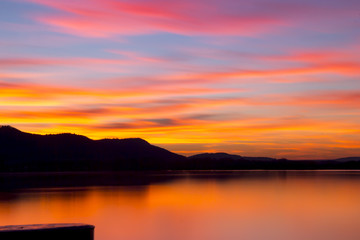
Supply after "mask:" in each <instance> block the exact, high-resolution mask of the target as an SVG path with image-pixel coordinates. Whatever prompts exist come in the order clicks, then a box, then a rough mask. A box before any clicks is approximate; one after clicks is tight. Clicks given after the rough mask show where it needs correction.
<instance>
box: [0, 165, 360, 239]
mask: <svg viewBox="0 0 360 240" xmlns="http://www.w3.org/2000/svg"><path fill="white" fill-rule="evenodd" d="M67 222H79V223H87V224H93V225H95V240H115V239H116V240H117V239H121V240H169V239H172V240H185V239H186V240H199V239H201V240H225V239H226V240H235V239H237V240H238V239H241V240H260V239H264V240H271V239H274V240H275V239H276V240H305V239H316V240H332V239H334V240H335V239H336V240H339V239H346V240H355V239H356V240H358V239H360V171H219V172H210V171H200V172H166V173H156V172H152V173H142V174H139V173H134V172H127V173H121V174H120V173H82V174H70V173H62V174H15V175H14V174H2V175H0V225H13V224H36V223H67Z"/></svg>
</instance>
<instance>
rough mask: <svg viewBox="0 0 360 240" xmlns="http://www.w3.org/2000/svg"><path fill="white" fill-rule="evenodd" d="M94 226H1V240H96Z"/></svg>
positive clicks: (68, 224)
mask: <svg viewBox="0 0 360 240" xmlns="http://www.w3.org/2000/svg"><path fill="white" fill-rule="evenodd" d="M94 228H95V227H94V226H92V225H88V224H80V223H61V224H59V223H57V224H34V225H9V226H0V239H1V240H27V239H28V240H94Z"/></svg>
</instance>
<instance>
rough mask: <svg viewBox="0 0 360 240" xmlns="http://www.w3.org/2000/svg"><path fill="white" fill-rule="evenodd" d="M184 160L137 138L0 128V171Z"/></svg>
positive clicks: (170, 164)
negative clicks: (110, 137) (99, 137)
mask: <svg viewBox="0 0 360 240" xmlns="http://www.w3.org/2000/svg"><path fill="white" fill-rule="evenodd" d="M185 160H186V158H185V157H183V156H181V155H178V154H175V153H172V152H170V151H168V150H166V149H163V148H160V147H156V146H153V145H151V144H149V143H148V142H146V141H145V140H143V139H139V138H129V139H102V140H91V139H89V138H87V137H84V136H81V135H76V134H69V133H64V134H51V135H38V134H30V133H24V132H21V131H19V130H17V129H15V128H13V127H10V126H2V127H0V171H94V170H95V171H99V170H100V171H109V170H114V171H115V170H160V169H172V168H176V167H177V166H178V165H181V164H182V163H183V162H184V161H185Z"/></svg>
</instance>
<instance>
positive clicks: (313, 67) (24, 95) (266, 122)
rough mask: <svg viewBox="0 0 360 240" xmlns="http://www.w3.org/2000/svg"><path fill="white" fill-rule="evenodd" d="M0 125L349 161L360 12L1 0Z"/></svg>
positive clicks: (356, 122)
mask: <svg viewBox="0 0 360 240" xmlns="http://www.w3.org/2000/svg"><path fill="white" fill-rule="evenodd" d="M0 124H1V125H12V126H14V127H16V128H19V129H20V130H22V131H27V132H32V133H39V134H47V133H61V132H71V133H77V134H82V135H86V136H88V137H90V138H92V139H100V138H129V137H140V138H143V139H145V140H147V141H148V142H150V143H152V144H155V145H157V146H161V147H165V148H167V149H168V150H171V151H174V152H176V153H179V154H183V155H187V156H188V155H192V154H197V153H201V152H228V153H233V154H240V155H245V156H269V157H277V158H281V157H286V158H290V159H321V158H336V157H346V156H360V1H359V0H326V1H325V0H319V1H314V0H251V1H241V0H181V1H169V0H151V1H150V0H148V1H139V0H124V1H123V0H1V1H0Z"/></svg>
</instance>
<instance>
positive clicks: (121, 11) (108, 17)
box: [29, 0, 285, 37]
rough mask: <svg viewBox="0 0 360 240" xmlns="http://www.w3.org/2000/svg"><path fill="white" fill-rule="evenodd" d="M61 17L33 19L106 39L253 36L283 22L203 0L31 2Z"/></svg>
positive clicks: (77, 33) (271, 15)
mask: <svg viewBox="0 0 360 240" xmlns="http://www.w3.org/2000/svg"><path fill="white" fill-rule="evenodd" d="M29 1H31V2H35V3H37V4H41V5H45V6H48V7H51V8H54V9H56V10H58V11H60V12H59V13H56V14H52V15H36V16H35V18H36V19H37V20H38V21H40V22H42V23H44V24H47V25H50V26H53V27H55V28H56V29H57V30H58V31H62V32H66V33H71V34H75V35H82V36H92V37H108V36H112V35H133V34H144V33H145V34H146V33H156V32H171V33H177V34H185V35H194V34H195V35H216V34H225V35H252V34H256V33H262V32H269V31H271V29H273V28H275V27H279V26H283V25H284V24H285V23H284V21H283V20H282V19H281V18H280V17H279V15H277V14H254V13H252V14H250V13H247V12H246V11H245V10H243V11H241V12H238V13H236V14H235V13H234V12H232V13H229V12H228V10H226V9H224V8H223V6H222V4H220V3H214V2H213V3H208V2H207V1H175V2H174V1H161V0H160V1H159V0H157V1H131V2H125V1H113V0H106V1H100V0H92V1H84V0H75V1H50V0H29Z"/></svg>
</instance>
